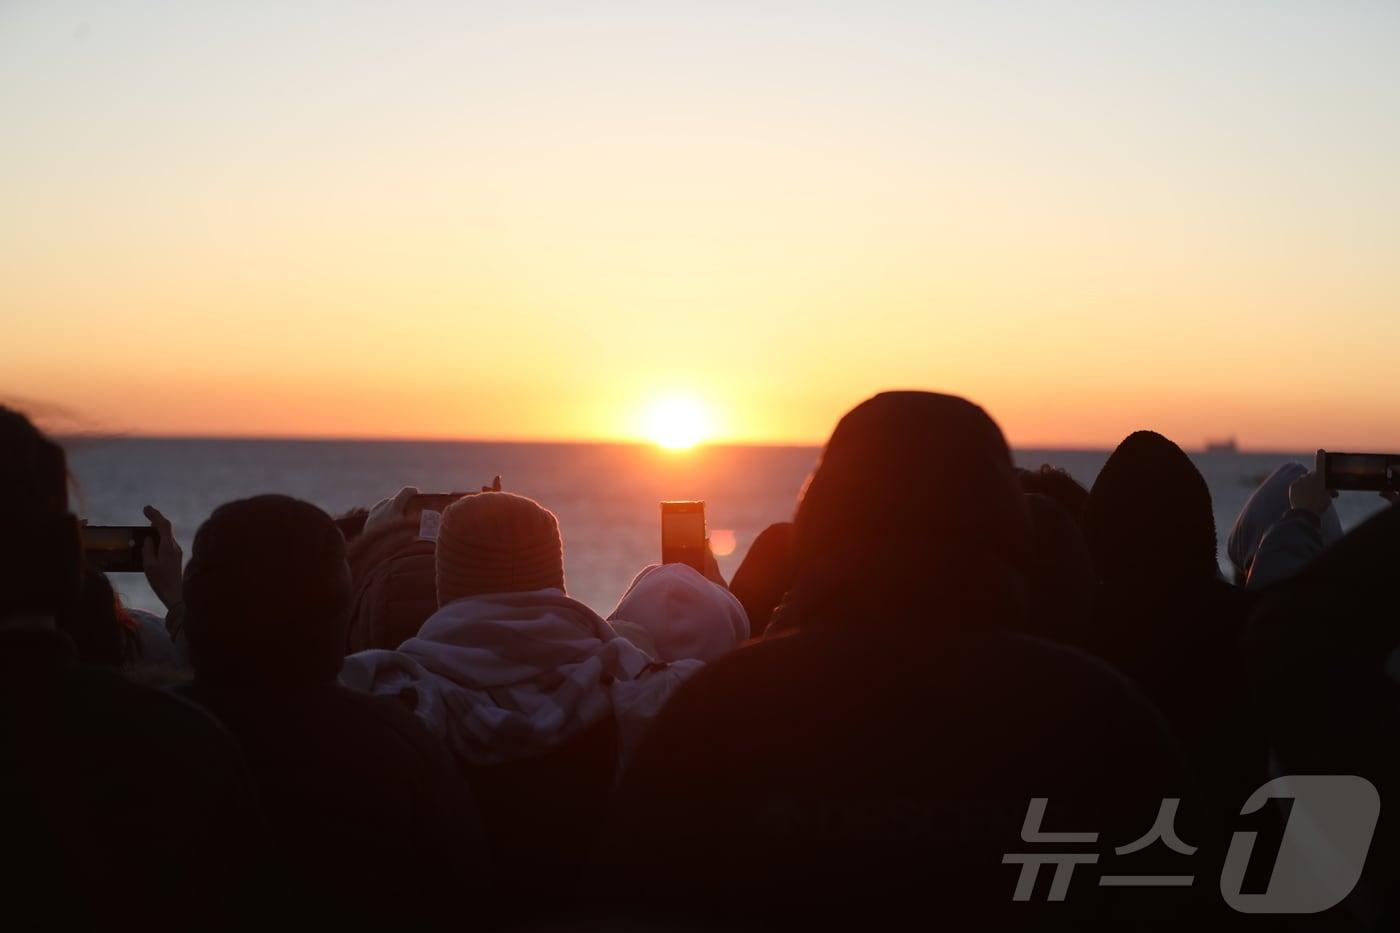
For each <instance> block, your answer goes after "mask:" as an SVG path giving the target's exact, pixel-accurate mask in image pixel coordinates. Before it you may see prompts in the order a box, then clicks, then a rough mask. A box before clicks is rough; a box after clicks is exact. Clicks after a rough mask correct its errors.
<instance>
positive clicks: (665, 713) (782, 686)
mask: <svg viewBox="0 0 1400 933" xmlns="http://www.w3.org/2000/svg"><path fill="white" fill-rule="evenodd" d="M70 485H71V482H70V477H69V474H68V470H67V467H66V459H65V455H64V452H63V448H62V446H61V445H60V444H59V443H58V442H56V441H55V440H54V439H52V438H49V437H47V436H45V435H44V434H43V433H42V432H41V431H39V430H38V429H37V428H36V427H35V426H34V425H33V424H32V423H31V422H30V421H29V420H28V419H27V418H26V417H25V416H24V415H22V414H20V413H18V412H16V411H13V410H10V409H7V408H0V669H3V676H0V787H3V789H4V799H5V800H6V802H7V809H8V814H7V816H8V818H7V819H6V821H5V830H6V831H5V843H6V846H5V847H6V849H7V850H8V852H9V853H10V858H9V859H7V861H8V862H9V863H10V864H9V865H8V866H7V868H6V870H5V872H4V873H3V874H0V877H3V879H4V881H3V886H4V891H3V896H2V897H0V920H3V921H5V923H6V926H7V928H13V929H20V928H26V927H30V926H32V927H41V928H55V929H69V928H109V927H122V928H128V927H129V928H139V929H143V930H161V929H205V928H233V929H246V928H250V927H252V926H254V925H257V926H259V927H263V926H267V925H269V924H278V925H281V924H287V925H289V926H294V925H296V924H315V925H316V926H317V928H322V927H325V928H330V927H332V925H334V926H338V927H349V928H352V929H358V928H361V927H368V926H375V927H382V926H383V925H384V924H394V925H395V926H396V927H399V928H409V926H410V925H414V926H417V927H426V928H429V929H436V928H446V927H451V928H454V929H471V928H476V929H483V928H502V927H525V926H531V927H532V928H546V929H568V928H574V927H576V926H580V925H588V926H590V927H591V928H598V929H602V928H609V927H611V926H613V925H627V926H628V928H634V929H647V928H654V927H661V926H666V927H681V928H704V929H708V928H716V929H719V928H775V927H789V926H803V927H812V926H818V927H821V926H825V925H828V924H838V923H839V924H841V925H842V926H846V927H851V926H855V927H856V928H861V929H864V928H890V927H917V928H920V929H927V928H932V927H940V928H947V929H1002V928H1007V927H1018V926H1019V927H1025V928H1037V929H1038V928H1047V927H1048V928H1063V929H1070V928H1074V929H1086V928H1087V929H1113V930H1119V929H1144V928H1145V929H1179V928H1180V926H1181V924H1182V923H1188V922H1207V923H1212V924H1215V925H1222V924H1225V925H1232V926H1233V925H1247V926H1251V927H1264V928H1267V929H1282V930H1292V929H1327V930H1381V929H1393V928H1395V926H1396V925H1397V924H1400V910H1397V900H1396V896H1395V894H1394V893H1393V892H1394V889H1393V886H1392V885H1391V884H1390V873H1391V872H1392V871H1394V870H1395V868H1396V867H1397V865H1400V848H1398V847H1397V846H1398V844H1400V830H1397V825H1398V824H1397V822H1396V820H1395V818H1394V817H1393V816H1392V815H1391V814H1390V813H1389V812H1388V811H1387V810H1386V808H1385V807H1384V806H1383V807H1382V808H1381V811H1380V812H1381V816H1380V821H1379V824H1378V826H1377V827H1376V829H1375V834H1374V839H1373V840H1372V842H1371V845H1370V847H1369V857H1368V859H1367V861H1366V863H1365V868H1364V871H1362V873H1361V875H1360V880H1359V881H1357V882H1356V883H1355V884H1354V885H1352V886H1351V887H1349V888H1348V891H1347V892H1341V893H1342V894H1345V895H1346V896H1345V897H1341V894H1339V895H1338V901H1339V902H1338V903H1336V904H1335V906H1331V907H1329V908H1328V909H1327V910H1326V911H1325V912H1323V913H1320V914H1318V915H1315V916H1311V917H1308V916H1279V915H1268V914H1259V915H1246V914H1243V913H1239V912H1237V910H1236V909H1235V908H1234V907H1232V906H1231V905H1230V904H1228V903H1227V901H1228V898H1222V891H1223V890H1224V888H1225V885H1226V883H1225V882H1224V881H1221V880H1219V879H1220V878H1221V873H1222V864H1223V863H1224V862H1225V861H1226V859H1227V850H1229V849H1231V848H1232V845H1233V843H1234V842H1237V841H1238V834H1239V833H1240V832H1241V831H1242V830H1247V831H1249V832H1253V833H1255V834H1256V835H1257V839H1258V840H1261V841H1259V842H1257V843H1256V848H1258V849H1259V850H1260V851H1259V852H1257V853H1256V856H1257V857H1256V858H1255V859H1254V861H1252V862H1251V863H1250V874H1249V875H1248V876H1247V877H1245V878H1244V879H1243V881H1242V884H1247V885H1248V886H1249V887H1250V888H1251V890H1255V889H1257V890H1265V889H1267V888H1268V886H1269V884H1270V883H1271V878H1270V875H1269V871H1270V866H1271V865H1272V859H1273V854H1272V852H1270V851H1265V850H1266V849H1267V848H1268V846H1267V844H1266V841H1267V840H1273V846H1274V848H1275V849H1279V848H1281V843H1280V842H1279V840H1280V839H1281V838H1282V837H1284V836H1285V835H1286V834H1288V833H1290V832H1292V831H1293V829H1292V828H1291V827H1290V825H1289V811H1288V808H1287V807H1286V806H1272V805H1270V806H1268V807H1264V808H1262V809H1260V808H1256V812H1253V813H1252V814H1251V812H1250V810H1249V808H1248V807H1246V806H1245V805H1246V801H1247V800H1249V799H1250V798H1251V795H1252V794H1254V792H1255V791H1256V789H1258V788H1259V787H1261V785H1264V784H1265V783H1266V782H1267V781H1269V780H1270V779H1271V778H1274V777H1277V776H1280V775H1298V774H1328V775H1331V774H1343V775H1355V776H1359V777H1361V778H1364V779H1365V780H1366V781H1369V782H1370V783H1371V784H1372V785H1374V786H1375V787H1376V788H1378V789H1379V793H1380V798H1381V800H1382V801H1386V800H1388V799H1389V798H1388V795H1389V792H1390V790H1391V789H1392V788H1393V787H1395V786H1396V784H1397V780H1400V770H1397V768H1398V767H1400V761H1397V752H1400V702H1397V700H1400V697H1397V679H1400V652H1398V651H1397V645H1398V644H1400V625H1397V621H1400V619H1397V613H1396V610H1395V598H1396V587H1395V580H1397V579H1400V575H1397V574H1396V570H1395V566H1396V564H1397V563H1400V510H1396V509H1393V508H1392V509H1386V510H1384V511H1382V512H1381V513H1379V514H1378V515H1377V516H1375V517H1374V518H1372V519H1370V520H1368V521H1366V522H1365V523H1364V524H1362V525H1361V526H1359V527H1357V528H1355V529H1352V530H1350V531H1349V532H1348V533H1345V534H1344V533H1343V530H1342V528H1341V525H1340V523H1339V522H1338V520H1337V516H1336V513H1335V510H1334V508H1333V505H1332V498H1333V496H1334V495H1335V494H1334V493H1332V492H1330V491H1329V490H1327V489H1326V488H1325V487H1324V484H1323V481H1322V478H1321V477H1319V476H1318V475H1317V474H1316V473H1314V472H1311V471H1309V470H1308V469H1307V468H1306V467H1304V466H1302V465H1300V464H1292V463H1289V464H1283V465H1281V466H1280V467H1279V468H1278V470H1277V471H1276V472H1275V473H1273V474H1272V475H1271V476H1270V477H1269V478H1268V479H1267V480H1266V481H1265V482H1264V483H1263V484H1262V485H1261V486H1260V487H1259V489H1258V490H1257V491H1256V492H1255V494H1254V495H1253V496H1252V498H1251V499H1250V500H1249V502H1248V504H1247V505H1246V506H1245V508H1244V510H1243V512H1242V513H1241V514H1240V516H1239V518H1238V520H1237V521H1236V523H1235V525H1234V528H1233V530H1232V532H1231V533H1230V536H1229V540H1228V542H1227V552H1228V555H1229V558H1230V561H1231V563H1232V564H1233V566H1234V568H1235V571H1236V574H1235V579H1233V580H1226V579H1224V578H1223V577H1222V575H1221V573H1220V568H1219V565H1218V563H1217V541H1216V533H1215V527H1216V524H1215V518H1214V516H1213V514H1212V504H1211V497H1210V494H1209V491H1208V490H1207V488H1206V484H1205V481H1204V480H1203V479H1202V477H1201V475H1200V473H1199V472H1198V471H1197V470H1196V468H1195V466H1194V465H1193V464H1192V462H1191V460H1190V458H1189V457H1188V456H1187V455H1186V454H1185V453H1184V452H1183V451H1182V450H1181V449H1180V448H1179V447H1178V446H1177V445H1176V444H1174V443H1172V441H1170V440H1168V439H1167V438H1165V437H1163V436H1161V435H1160V434H1156V433H1154V432H1151V431H1139V432H1136V433H1134V434H1132V435H1130V436H1129V437H1128V438H1126V439H1125V440H1124V441H1123V442H1122V444H1120V445H1119V446H1118V448H1117V449H1116V450H1115V451H1114V452H1113V454H1112V456H1111V457H1110V458H1109V459H1108V462H1107V463H1106V465H1105V466H1104V468H1103V470H1102V471H1101V472H1100V474H1099V476H1098V477H1097V479H1096V480H1095V481H1094V483H1093V485H1092V488H1089V489H1085V488H1084V487H1083V486H1081V485H1080V484H1079V483H1077V482H1076V481H1075V480H1074V479H1073V478H1072V477H1070V476H1069V475H1068V474H1067V473H1065V472H1064V471H1062V470H1058V469H1056V468H1055V467H1054V466H1053V465H1045V466H1042V467H1040V468H1039V469H1037V470H1022V469H1017V468H1016V467H1015V466H1014V465H1013V460H1012V457H1011V454H1010V452H1009V450H1008V447H1007V444H1006V442H1005V440H1004V438H1003V436H1002V433H1001V431H1000V429H999V428H998V427H997V425H996V423H995V422H994V421H993V420H992V419H991V418H990V417H989V416H988V415H987V414H986V413H985V412H984V411H983V410H982V409H981V408H979V407H977V406H976V405H974V404H972V403H970V402H968V401H966V400H963V399H960V398H956V397H953V396H948V395H939V394H933V393H927V392H888V393H883V394H880V395H877V396H875V397H873V398H871V399H868V400H867V401H865V402H862V403H861V404H859V405H857V406H856V407H855V408H854V409H852V410H851V411H850V412H848V413H847V414H846V415H845V416H844V417H843V418H842V419H841V420H840V423H839V424H838V425H837V427H836V428H835V430H834V432H833V433H832V435H831V437H830V439H829V441H828V442H827V444H826V445H825V447H824V448H823V451H822V454H821V458H820V461H819V463H818V465H817V467H816V469H815V470H814V472H813V473H812V475H811V477H810V478H809V480H808V482H807V484H806V486H805V487H804V488H803V489H802V490H801V491H800V492H798V491H797V490H794V493H795V494H796V495H797V500H796V501H797V504H796V510H795V513H794V515H793V516H792V520H791V521H780V522H778V523H776V524H774V525H773V526H771V527H770V528H768V529H767V530H766V531H764V532H763V534H761V535H760V536H759V537H758V538H757V539H756V540H755V541H754V542H753V544H752V546H751V547H750V549H749V551H748V553H747V555H746V557H745V558H744V560H743V562H742V564H741V566H740V567H739V569H738V570H737V572H736V573H735V574H734V576H733V579H732V580H731V581H725V580H724V578H723V577H722V576H721V574H720V571H719V569H718V567H717V566H716V565H715V564H714V562H713V560H711V561H710V562H709V563H708V564H707V566H706V569H705V570H704V572H701V571H700V570H697V569H694V568H692V567H690V566H688V565H685V564H665V565H655V566H650V567H646V568H643V569H641V571H640V572H639V573H638V574H637V576H636V579H635V580H634V581H633V582H632V584H631V585H630V587H628V589H627V590H626V592H625V593H623V594H621V596H620V598H619V600H618V602H617V604H616V608H615V609H614V610H613V611H612V612H611V613H610V614H609V615H608V617H607V618H604V617H603V616H601V615H599V614H598V613H597V612H595V611H594V610H593V609H591V608H589V607H588V606H586V605H584V604H583V603H581V602H579V601H578V600H576V599H574V598H572V597H571V596H570V595H569V588H568V585H567V576H566V573H565V559H564V558H565V547H564V542H563V539H562V536H561V534H560V529H559V525H558V522H557V521H556V520H555V517H554V515H553V514H552V513H551V512H550V511H549V510H548V508H547V507H546V506H547V505H548V504H547V503H544V504H541V503H537V502H535V501H533V500H531V499H529V498H526V497H524V496H520V495H515V494H513V493H510V492H501V491H483V492H482V493H480V494H475V495H470V496H466V497H464V498H461V499H459V500H457V501H456V502H453V503H452V504H451V505H450V506H448V507H447V508H446V509H445V511H444V512H443V513H442V517H441V525H440V528H439V529H438V533H437V537H436V539H431V538H428V537H425V536H423V535H422V534H421V533H420V532H421V525H420V521H419V519H417V518H416V517H414V516H412V515H410V514H408V503H409V501H410V499H411V497H412V495H413V494H414V493H415V492H416V490H414V489H412V488H411V487H406V488H405V489H404V490H402V491H401V492H400V493H398V494H397V495H393V496H390V497H387V498H386V499H384V500H383V501H381V502H379V503H377V504H375V505H374V506H373V507H371V508H366V509H360V510H356V511H354V512H352V513H350V514H348V515H345V516H342V517H339V518H332V517H331V516H330V515H328V514H326V513H325V512H323V511H322V510H320V509H319V508H317V507H315V506H313V505H311V504H309V503H306V502H302V501H299V500H296V499H292V498H289V497H286V496H280V495H262V496H257V497H254V498H251V499H244V500H239V501H235V502H229V503H227V504H225V505H222V506H220V507H219V508H218V509H216V510H215V511H214V512H213V514H212V515H210V516H209V517H208V519H207V520H206V521H205V522H204V523H203V524H202V525H201V526H200V527H199V529H198V532H197V534H196V535H195V537H194V540H193V544H192V547H191V551H190V554H189V555H188V560H186V559H185V555H183V554H182V552H181V549H180V546H179V545H178V544H177V542H176V540H175V537H174V534H173V531H172V529H171V527H170V524H169V522H168V521H167V520H166V519H165V517H164V516H163V515H162V514H161V513H160V512H159V511H158V510H157V509H155V508H149V509H148V511H147V515H148V517H149V518H150V520H151V522H152V525H153V526H154V528H155V530H156V535H155V537H154V539H153V540H152V541H151V542H150V543H149V544H148V545H147V548H146V553H145V567H146V574H147V577H148V579H149V581H150V584H151V587H152V590H153V591H154V592H155V593H156V595H157V596H158V597H159V598H160V600H161V601H162V602H163V603H164V604H165V606H166V609H167V612H166V614H165V615H164V617H163V618H159V617H153V616H150V615H148V614H144V613H141V612H137V611H135V610H130V609H127V608H125V607H123V606H122V605H121V604H120V601H119V600H118V599H117V597H116V596H115V595H114V592H113V589H112V587H111V585H110V584H109V583H108V581H107V580H106V578H105V577H104V576H103V575H102V574H101V573H97V572H94V571H92V570H89V569H87V568H85V567H84V565H83V559H82V549H81V544H80V521H79V519H78V518H77V517H76V516H75V515H74V514H73V512H72V511H71V509H70V503H69V499H70ZM783 517H784V516H774V518H775V519H776V518H783ZM1154 834H1155V836H1154ZM1322 836H1323V838H1325V836H1326V828H1325V827H1323V830H1322ZM1065 849H1068V850H1071V852H1072V853H1074V854H1073V857H1072V858H1071V859H1070V861H1069V862H1063V861H1056V860H1055V859H1054V858H1053V857H1052V856H1053V855H1054V854H1055V853H1059V854H1060V855H1063V852H1061V851H1060V850H1065ZM1028 852H1029V853H1032V854H1031V855H1027V854H1026V853H1028ZM1042 855H1044V856H1045V857H1044V858H1043V859H1042ZM1037 859H1041V861H1040V862H1037ZM1256 863H1257V864H1256ZM1038 864H1039V865H1041V867H1042V868H1043V871H1041V872H1040V877H1038V878H1037V877H1036V876H1035V874H1034V871H1033V869H1034V868H1035V867H1036V865H1038ZM1066 866H1068V868H1069V869H1070V870H1068V871H1067V870H1066ZM1076 866H1078V868H1077V870H1074V869H1075V867H1076ZM1261 866H1262V867H1261ZM1318 871H1320V872H1322V871H1325V869H1322V868H1319V869H1318ZM1052 875H1053V878H1052V877H1051V876H1052ZM1187 875H1189V876H1190V878H1191V879H1194V881H1190V880H1189V879H1188V881H1189V883H1188V882H1175V883H1168V882H1161V881H1158V882H1157V883H1148V884H1145V885H1142V886H1133V885H1131V884H1129V883H1127V882H1123V881H1122V880H1121V879H1123V878H1130V879H1131V877H1145V878H1157V879H1161V878H1164V877H1176V878H1181V877H1184V876H1187ZM1110 877H1114V878H1118V879H1120V880H1119V881H1110V880H1108V879H1109V878H1110ZM1027 879H1030V880H1029V881H1027ZM1348 892H1349V893H1348ZM1309 924H1311V926H1310V925H1309Z"/></svg>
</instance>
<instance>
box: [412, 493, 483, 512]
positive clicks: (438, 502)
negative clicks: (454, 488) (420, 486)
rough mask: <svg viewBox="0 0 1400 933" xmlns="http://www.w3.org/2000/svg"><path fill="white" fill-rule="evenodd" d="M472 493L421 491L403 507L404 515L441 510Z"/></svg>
mask: <svg viewBox="0 0 1400 933" xmlns="http://www.w3.org/2000/svg"><path fill="white" fill-rule="evenodd" d="M470 495H472V493H469V492H420V493H419V494H418V495H416V496H414V497H413V498H411V499H409V500H408V503H407V504H406V505H405V506H404V508H403V514H404V515H409V516H412V515H421V514H423V513H424V512H441V511H442V510H443V509H445V508H447V507H448V506H449V505H451V504H452V503H454V502H456V501H457V500H458V499H465V498H466V497H467V496H470Z"/></svg>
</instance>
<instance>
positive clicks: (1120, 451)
mask: <svg viewBox="0 0 1400 933" xmlns="http://www.w3.org/2000/svg"><path fill="white" fill-rule="evenodd" d="M1084 531H1085V537H1086V539H1087V540H1088V543H1089V553H1090V554H1091V555H1092V556H1093V559H1094V567H1095V569H1096V570H1097V571H1098V575H1099V579H1101V580H1103V581H1104V582H1106V583H1113V584H1126V585H1140V584H1149V585H1158V584H1171V583H1175V582H1179V581H1182V580H1189V579H1205V578H1211V577H1215V576H1218V574H1219V566H1218V565H1217V563H1216V553H1215V515H1214V513H1213V512H1212V511H1211V502H1210V490H1209V489H1208V488H1207V487H1206V481H1205V479H1204V477H1202V476H1201V473H1200V471H1199V470H1197V469H1196V466H1195V464H1193V463H1192V462H1191V458H1190V457H1188V456H1186V453H1185V452H1184V451H1182V449H1181V448H1180V447H1178V446H1176V444H1173V443H1172V442H1171V441H1169V440H1167V439H1166V438H1165V437H1163V436H1162V435H1160V434H1158V433H1156V432H1155V431H1137V432H1134V433H1133V434H1130V435H1128V437H1127V438H1126V439H1125V440H1124V441H1123V443H1121V444H1119V445H1118V448H1117V449H1116V450H1115V451H1113V455H1112V456H1110V457H1109V458H1108V462H1107V463H1105V464H1104V467H1103V469H1102V470H1101V471H1100V472H1099V476H1098V479H1096V480H1094V488H1093V489H1092V490H1091V491H1090V493H1089V505H1088V508H1087V509H1086V510H1085V513H1084Z"/></svg>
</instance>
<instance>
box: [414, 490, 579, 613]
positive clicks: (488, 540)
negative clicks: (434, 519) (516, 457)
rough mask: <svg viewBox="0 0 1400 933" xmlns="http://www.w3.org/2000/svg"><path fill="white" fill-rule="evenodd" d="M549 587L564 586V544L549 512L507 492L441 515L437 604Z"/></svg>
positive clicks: (467, 501) (475, 498)
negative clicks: (489, 594)
mask: <svg viewBox="0 0 1400 933" xmlns="http://www.w3.org/2000/svg"><path fill="white" fill-rule="evenodd" d="M550 588H553V589H560V590H562V589H563V588H564V542H563V540H562V539H561V538H560V536H559V522H558V520H557V519H555V517H554V513H553V512H551V511H549V510H548V509H546V508H545V507H544V506H542V505H540V504H539V503H538V502H536V501H535V500H534V499H528V498H526V497H525V496H517V495H515V494H514V493H509V492H483V493H477V494H476V495H471V496H467V497H465V498H463V499H459V500H457V501H456V502H454V503H452V504H451V505H449V506H448V507H447V508H446V510H444V511H443V513H442V526H441V528H440V529H439V530H438V540H437V597H438V605H439V606H445V605H447V604H448V603H450V602H452V601H453V600H456V599H461V598H463V597H465V596H478V595H480V594H482V593H523V592H528V591H531V590H543V589H550Z"/></svg>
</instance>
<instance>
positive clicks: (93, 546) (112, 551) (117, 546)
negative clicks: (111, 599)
mask: <svg viewBox="0 0 1400 933" xmlns="http://www.w3.org/2000/svg"><path fill="white" fill-rule="evenodd" d="M82 537H83V560H84V562H85V563H86V564H87V566H89V567H91V568H92V569H94V570H99V571H101V572H102V573H141V572H142V570H144V569H145V568H144V567H143V566H142V561H141V549H142V548H143V547H145V545H146V542H147V541H148V540H151V541H153V540H155V539H156V530H155V529H154V528H152V527H151V526H150V525H84V526H83V529H82Z"/></svg>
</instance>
